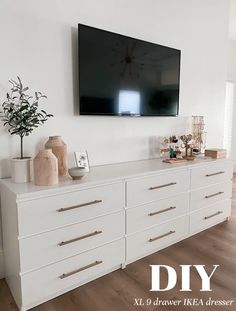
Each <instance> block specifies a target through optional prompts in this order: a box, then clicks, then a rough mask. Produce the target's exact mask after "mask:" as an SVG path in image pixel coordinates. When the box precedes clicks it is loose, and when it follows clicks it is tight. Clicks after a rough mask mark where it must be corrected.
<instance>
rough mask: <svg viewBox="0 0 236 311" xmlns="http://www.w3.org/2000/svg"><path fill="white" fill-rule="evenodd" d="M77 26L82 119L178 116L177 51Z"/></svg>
mask: <svg viewBox="0 0 236 311" xmlns="http://www.w3.org/2000/svg"><path fill="white" fill-rule="evenodd" d="M78 27H79V97H80V114H81V115H112V116H177V115H178V108H179V80H180V56H181V52H180V50H177V49H173V48H170V47H166V46H162V45H158V44H154V43H150V42H145V41H142V40H138V39H134V38H130V37H127V36H123V35H119V34H116V33H112V32H109V31H104V30H100V29H96V28H93V27H89V26H85V25H81V24H79V25H78Z"/></svg>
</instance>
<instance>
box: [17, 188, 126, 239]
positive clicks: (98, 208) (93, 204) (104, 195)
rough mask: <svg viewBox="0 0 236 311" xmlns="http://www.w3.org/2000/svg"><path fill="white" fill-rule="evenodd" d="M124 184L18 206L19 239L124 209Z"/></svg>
mask: <svg viewBox="0 0 236 311" xmlns="http://www.w3.org/2000/svg"><path fill="white" fill-rule="evenodd" d="M124 205H125V192H124V184H123V183H117V184H111V185H106V186H101V187H94V188H90V189H86V190H81V191H75V192H70V193H66V194H61V195H54V196H50V197H46V198H41V199H37V200H31V201H25V202H21V203H18V206H17V207H18V219H19V228H18V230H19V236H27V235H31V234H36V233H40V232H44V231H49V230H52V229H54V228H57V227H62V226H66V225H68V224H73V223H78V222H82V221H85V220H88V219H92V218H95V217H97V216H101V215H104V214H108V213H112V212H114V211H118V210H121V209H123V208H124Z"/></svg>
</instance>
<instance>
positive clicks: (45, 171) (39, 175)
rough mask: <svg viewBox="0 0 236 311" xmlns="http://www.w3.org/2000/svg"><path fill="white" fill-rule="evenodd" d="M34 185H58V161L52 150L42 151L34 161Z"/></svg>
mask: <svg viewBox="0 0 236 311" xmlns="http://www.w3.org/2000/svg"><path fill="white" fill-rule="evenodd" d="M33 164H34V183H35V185H38V186H53V185H56V184H58V161H57V158H56V156H55V155H54V154H53V153H52V149H46V150H41V151H39V153H38V154H37V155H36V157H35V158H34V161H33Z"/></svg>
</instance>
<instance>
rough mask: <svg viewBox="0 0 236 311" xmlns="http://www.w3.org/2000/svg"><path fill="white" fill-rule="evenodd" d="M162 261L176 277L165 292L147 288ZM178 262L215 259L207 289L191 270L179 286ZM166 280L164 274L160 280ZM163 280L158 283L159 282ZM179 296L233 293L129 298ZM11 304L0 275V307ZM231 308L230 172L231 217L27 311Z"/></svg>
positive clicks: (234, 273) (234, 247)
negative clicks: (158, 302) (188, 302)
mask: <svg viewBox="0 0 236 311" xmlns="http://www.w3.org/2000/svg"><path fill="white" fill-rule="evenodd" d="M153 264H165V265H170V266H172V267H175V268H176V270H177V271H178V283H177V286H176V288H175V289H173V290H170V291H168V292H162V293H156V292H150V291H149V289H150V287H151V284H150V283H151V273H150V267H149V265H153ZM183 264H190V265H194V264H205V265H206V268H207V267H209V269H208V270H209V271H208V272H210V271H211V270H212V265H213V264H219V265H220V267H219V268H218V269H217V270H216V272H215V274H214V276H213V277H212V281H211V287H212V289H213V291H212V292H200V291H199V290H200V286H201V282H200V279H199V277H198V275H197V273H196V272H194V271H193V274H192V280H191V286H192V292H181V291H179V289H180V286H181V284H180V280H181V277H180V269H179V265H183ZM165 281H166V278H165V277H164V280H163V282H165ZM163 284H164V283H163ZM156 297H159V299H162V300H164V299H168V300H170V299H181V300H183V299H185V298H190V299H191V298H202V299H204V300H207V299H208V298H209V297H212V299H215V300H219V299H221V300H230V299H235V302H234V303H233V305H232V306H231V307H230V306H228V307H227V306H225V307H223V306H218V307H216V306H208V307H206V306H180V307H170V306H158V307H157V306H135V305H134V301H135V298H143V302H145V300H146V299H148V298H151V299H153V300H155V298H156ZM15 310H17V307H16V305H15V303H14V300H13V298H12V296H11V294H10V291H9V289H8V287H7V285H6V282H5V281H4V280H0V311H15ZM134 310H140V311H143V310H145V311H146V310H148V311H154V310H158V311H171V310H173V311H185V310H190V311H191V310H197V311H204V310H206V311H212V310H214V311H217V310H218V311H224V310H226V311H231V310H236V178H234V192H233V206H232V217H231V218H230V221H229V222H224V223H221V224H219V225H217V226H215V227H213V228H211V229H208V230H206V231H204V232H202V233H199V234H197V235H195V236H193V237H191V238H189V239H186V240H184V241H181V242H179V243H177V244H175V245H173V246H170V247H168V248H166V249H164V250H162V251H159V252H157V253H155V254H153V255H151V256H148V257H146V258H144V259H141V260H139V261H137V262H135V263H132V264H130V265H128V266H127V268H126V269H124V270H117V271H115V272H113V273H111V274H109V275H106V276H104V277H102V278H99V279H97V280H95V281H93V282H90V283H89V284H86V285H84V286H81V287H79V288H77V289H75V290H72V291H70V292H68V293H66V294H64V295H62V296H59V297H57V298H55V299H53V300H51V301H48V302H46V303H44V304H42V305H40V306H38V307H35V308H33V309H32V311H134Z"/></svg>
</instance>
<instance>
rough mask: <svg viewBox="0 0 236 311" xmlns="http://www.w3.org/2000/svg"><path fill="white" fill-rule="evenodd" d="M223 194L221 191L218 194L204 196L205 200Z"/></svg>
mask: <svg viewBox="0 0 236 311" xmlns="http://www.w3.org/2000/svg"><path fill="white" fill-rule="evenodd" d="M223 193H224V192H223V191H219V192H216V193H213V194H210V195H206V196H205V199H210V198H212V197H215V196H217V195H221V194H223Z"/></svg>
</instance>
